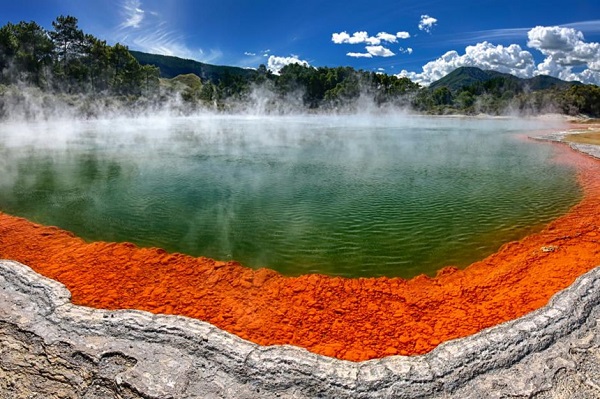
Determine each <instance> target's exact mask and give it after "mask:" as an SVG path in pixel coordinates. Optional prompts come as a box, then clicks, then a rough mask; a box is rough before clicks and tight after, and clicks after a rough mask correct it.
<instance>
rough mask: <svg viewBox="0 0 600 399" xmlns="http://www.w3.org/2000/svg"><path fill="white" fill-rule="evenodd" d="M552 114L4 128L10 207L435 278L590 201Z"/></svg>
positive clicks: (96, 226) (337, 265) (306, 267)
mask: <svg viewBox="0 0 600 399" xmlns="http://www.w3.org/2000/svg"><path fill="white" fill-rule="evenodd" d="M540 127H541V126H540V125H539V124H538V123H537V122H531V121H521V120H477V119H451V118H427V117H391V116H385V117H383V116H382V117H353V116H349V117H316V116H308V117H272V118H258V117H244V116H239V117H233V116H229V117H224V116H218V117H215V116H203V117H197V118H164V119H161V118H154V119H140V120H127V119H116V120H112V121H91V122H69V123H66V122H54V123H47V124H37V125H15V124H4V125H2V126H1V127H0V210H1V211H3V212H6V213H9V214H13V215H18V216H23V217H26V218H28V219H30V220H33V221H36V222H39V223H43V224H49V225H56V226H59V227H61V228H63V229H66V230H69V231H72V232H74V233H75V234H76V235H78V236H81V237H83V238H84V239H86V240H104V241H129V242H133V243H136V244H138V245H141V246H158V247H162V248H165V249H167V250H168V251H174V252H182V253H186V254H190V255H195V256H200V255H201V256H208V257H211V258H215V259H221V260H229V259H234V260H237V261H239V262H241V263H243V264H244V265H247V266H250V267H269V268H272V269H275V270H277V271H280V272H281V273H284V274H286V275H300V274H305V273H315V272H316V273H325V274H330V275H340V276H348V277H358V276H384V275H385V276H402V277H411V276H414V275H416V274H420V273H427V274H430V275H432V274H434V273H435V271H436V270H437V269H439V268H440V267H442V266H446V265H456V266H459V267H463V266H466V265H468V264H470V263H471V262H473V261H475V260H478V259H482V258H483V257H485V256H486V255H489V254H490V253H492V252H494V251H495V250H496V249H497V248H498V247H499V246H500V245H502V244H503V243H505V242H508V241H511V240H515V239H518V238H521V237H523V236H525V235H526V234H528V233H530V232H532V231H536V230H539V229H540V228H541V227H542V226H543V225H544V224H545V223H547V222H548V221H550V220H552V219H553V218H555V217H557V216H558V215H560V214H562V213H564V212H565V211H566V210H567V209H568V208H569V207H570V206H572V205H574V204H575V203H576V202H577V201H578V199H579V198H580V195H581V193H580V190H579V188H578V186H577V184H576V178H575V171H574V170H573V169H572V168H570V167H568V166H566V165H563V164H558V163H556V162H554V161H553V159H554V157H555V155H556V151H557V149H556V147H555V146H553V145H550V144H546V143H538V142H532V141H529V140H527V139H525V138H524V134H526V133H527V132H528V131H531V130H535V129H539V128H540Z"/></svg>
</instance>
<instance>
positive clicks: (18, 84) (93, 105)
mask: <svg viewBox="0 0 600 399" xmlns="http://www.w3.org/2000/svg"><path fill="white" fill-rule="evenodd" d="M52 27H53V28H52V30H49V31H47V30H45V29H44V28H42V27H41V26H39V25H38V24H37V23H35V22H19V23H18V24H12V23H7V24H6V25H4V26H2V27H0V117H6V116H9V115H7V114H9V113H10V112H12V111H11V110H12V108H11V106H12V105H14V103H19V102H21V103H24V102H25V100H24V94H23V88H24V87H29V88H34V89H35V90H37V91H38V92H36V93H43V94H42V95H40V94H34V95H33V97H39V98H40V100H39V101H38V105H40V106H41V107H42V108H48V107H53V106H55V105H54V104H55V103H57V102H59V101H58V100H59V99H60V101H62V103H65V104H66V105H67V106H68V107H71V108H75V109H77V110H80V112H83V113H84V115H86V116H94V115H96V114H98V113H100V112H102V110H103V109H106V108H111V109H114V108H115V107H117V108H118V107H121V108H122V109H134V110H139V109H143V108H145V109H146V110H150V109H152V110H156V109H162V108H166V107H168V109H169V110H171V111H175V112H180V113H186V114H189V113H193V112H197V111H199V110H206V109H209V110H213V111H226V112H227V111H228V112H236V111H242V110H243V111H248V110H255V111H257V112H261V113H286V112H303V111H306V110H310V111H311V112H317V111H318V110H324V111H328V112H329V111H334V112H355V111H364V110H366V109H367V108H371V109H380V108H386V109H408V110H414V111H417V112H422V113H428V114H457V113H460V114H477V113H487V114H494V115H496V114H506V113H526V114H537V113H543V112H559V113H565V114H572V115H575V114H580V113H583V114H587V115H589V116H593V117H599V116H600V88H598V86H595V85H583V84H581V83H579V82H564V81H562V80H559V79H556V78H553V77H550V76H536V77H534V78H531V79H520V78H517V77H515V76H512V75H509V74H504V73H499V72H494V71H483V70H481V69H478V68H466V67H463V68H458V69H456V70H455V71H453V72H452V73H450V74H448V75H447V76H445V77H444V78H442V79H440V80H439V81H437V82H434V83H432V84H431V85H430V86H429V87H421V86H420V85H418V84H416V83H414V82H412V81H410V80H409V79H408V78H404V77H398V76H393V75H386V74H382V73H375V72H367V71H363V70H358V71H357V70H355V69H353V68H351V67H335V68H329V67H319V68H314V67H310V66H304V65H299V64H291V65H287V66H285V67H284V68H283V69H282V70H281V71H279V73H278V74H273V73H271V72H270V71H268V70H267V68H266V67H265V66H264V65H260V66H259V67H258V69H256V70H250V69H243V68H238V67H229V66H216V65H209V64H205V63H200V62H197V61H193V60H184V59H180V58H177V57H169V56H161V55H154V54H147V53H142V52H138V51H130V50H129V49H128V48H127V47H125V46H123V45H121V44H119V43H117V44H115V45H114V46H110V45H108V44H107V43H106V42H105V41H102V40H100V39H97V38H95V37H94V36H92V35H89V34H85V33H84V32H83V31H82V30H81V29H79V28H78V26H77V19H76V18H75V17H72V16H60V17H58V18H57V19H56V20H55V21H54V22H53V23H52ZM31 97H32V96H29V98H31ZM98 104H100V105H98ZM107 104H108V105H107ZM24 113H25V114H27V113H28V112H24Z"/></svg>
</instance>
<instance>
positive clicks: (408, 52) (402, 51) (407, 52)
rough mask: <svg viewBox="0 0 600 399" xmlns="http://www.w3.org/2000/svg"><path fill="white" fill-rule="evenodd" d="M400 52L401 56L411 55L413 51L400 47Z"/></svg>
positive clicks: (410, 48)
mask: <svg viewBox="0 0 600 399" xmlns="http://www.w3.org/2000/svg"><path fill="white" fill-rule="evenodd" d="M400 52H401V53H402V54H412V53H413V49H412V47H407V48H404V47H400Z"/></svg>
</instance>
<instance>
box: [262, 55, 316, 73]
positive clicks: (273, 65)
mask: <svg viewBox="0 0 600 399" xmlns="http://www.w3.org/2000/svg"><path fill="white" fill-rule="evenodd" d="M290 64H300V65H304V66H310V65H309V64H308V61H304V60H301V59H299V58H298V57H297V56H295V55H292V56H290V57H278V56H275V55H271V56H269V59H268V61H267V69H268V70H269V71H271V72H273V73H274V74H275V75H279V71H281V70H282V69H283V67H284V66H286V65H290Z"/></svg>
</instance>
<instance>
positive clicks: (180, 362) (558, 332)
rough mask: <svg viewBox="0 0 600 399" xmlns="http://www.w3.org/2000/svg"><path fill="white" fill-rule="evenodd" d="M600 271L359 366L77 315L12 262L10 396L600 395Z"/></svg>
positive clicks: (3, 275)
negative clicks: (467, 327)
mask: <svg viewBox="0 0 600 399" xmlns="http://www.w3.org/2000/svg"><path fill="white" fill-rule="evenodd" d="M599 304H600V269H599V268H596V269H594V270H592V271H590V272H588V273H587V274H585V275H583V276H581V277H580V278H578V279H577V280H576V282H575V283H574V284H573V285H571V286H570V287H569V288H567V289H566V290H564V291H562V292H560V293H559V294H557V295H556V296H555V297H554V298H553V299H552V300H551V301H550V303H549V304H548V305H547V306H546V307H543V308H541V309H539V310H537V311H535V312H532V313H530V314H528V315H526V316H524V317H522V318H520V319H517V320H514V321H511V322H508V323H504V324H501V325H498V326H496V327H492V328H489V329H486V330H483V331H482V332H480V333H478V334H475V335H473V336H470V337H467V338H462V339H457V340H454V341H449V342H446V343H443V344H441V345H440V346H438V347H437V348H436V349H434V350H433V351H431V352H430V353H428V354H426V355H422V356H412V357H404V356H390V357H387V358H383V359H377V360H370V361H365V362H357V363H354V362H349V361H343V360H337V359H333V358H328V357H325V356H320V355H316V354H313V353H310V352H308V351H306V350H304V349H299V348H295V347H291V346H269V347H263V346H259V345H256V344H253V343H250V342H248V341H244V340H243V339H241V338H238V337H236V336H234V335H232V334H229V333H227V332H224V331H222V330H219V329H217V328H216V327H214V326H212V325H210V324H207V323H205V322H201V321H198V320H195V319H190V318H186V317H182V316H163V315H153V314H150V313H147V312H142V311H133V310H132V311H124V310H121V311H106V310H96V309H91V308H85V307H80V306H74V305H72V304H71V302H70V293H69V292H68V291H67V290H66V289H65V287H64V286H63V285H61V284H60V283H57V282H55V281H53V280H50V279H47V278H45V277H42V276H41V275H39V274H37V273H35V272H34V271H33V270H31V269H30V268H29V267H27V266H24V265H22V264H19V263H16V262H12V261H0V344H1V346H0V398H2V399H4V398H6V399H9V398H10V399H12V398H39V399H41V398H44V399H53V398H84V399H93V398H156V399H159V398H160V399H166V398H257V397H261V398H276V397H278V398H287V397H290V398H292V397H293V398H314V397H326V398H390V397H394V398H425V397H427V398H449V397H456V398H461V399H468V398H481V397H486V398H502V397H509V396H510V397H513V398H520V397H522V398H526V397H534V398H555V397H573V398H595V397H596V398H600V364H599V361H598V359H600V339H599V337H598V326H597V320H598V318H599V317H600V306H599Z"/></svg>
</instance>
